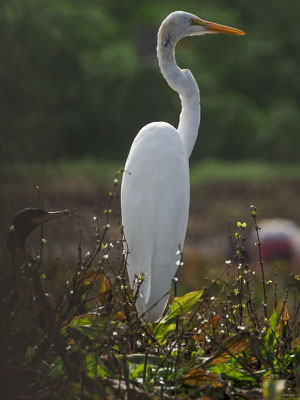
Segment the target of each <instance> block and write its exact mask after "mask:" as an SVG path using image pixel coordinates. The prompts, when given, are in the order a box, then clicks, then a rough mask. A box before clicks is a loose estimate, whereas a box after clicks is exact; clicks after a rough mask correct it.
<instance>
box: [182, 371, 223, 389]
mask: <svg viewBox="0 0 300 400" xmlns="http://www.w3.org/2000/svg"><path fill="white" fill-rule="evenodd" d="M180 381H181V382H182V383H183V384H184V385H187V386H198V387H200V388H204V387H206V386H209V387H211V388H219V387H222V386H223V384H222V383H221V382H220V380H219V378H218V375H217V374H215V373H214V372H207V371H205V370H204V369H203V368H192V369H190V370H189V371H187V372H186V373H184V374H183V375H181V378H180Z"/></svg>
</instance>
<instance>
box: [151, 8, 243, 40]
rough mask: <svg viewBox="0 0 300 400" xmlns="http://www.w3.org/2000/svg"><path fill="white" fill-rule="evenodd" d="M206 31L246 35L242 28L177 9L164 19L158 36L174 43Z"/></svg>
mask: <svg viewBox="0 0 300 400" xmlns="http://www.w3.org/2000/svg"><path fill="white" fill-rule="evenodd" d="M205 33H227V34H232V35H245V32H243V31H241V30H240V29H236V28H231V27H230V26H225V25H220V24H216V23H214V22H209V21H205V20H203V19H201V18H199V17H197V15H194V14H190V13H187V12H184V11H175V12H173V13H171V14H169V15H168V16H167V18H166V19H165V20H164V21H163V23H162V25H161V27H160V30H159V34H158V36H159V38H160V39H162V40H165V41H166V43H167V44H171V45H174V44H175V43H176V42H177V41H178V40H180V39H182V38H183V37H185V36H196V35H204V34H205Z"/></svg>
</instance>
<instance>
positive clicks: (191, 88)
mask: <svg viewBox="0 0 300 400" xmlns="http://www.w3.org/2000/svg"><path fill="white" fill-rule="evenodd" d="M205 33H230V34H234V35H244V34H245V33H244V32H243V31H241V30H239V29H235V28H231V27H228V26H224V25H219V24H215V23H213V22H208V21H204V20H202V19H200V18H198V17H197V16H196V15H193V14H190V13H187V12H184V11H175V12H173V13H172V14H170V15H168V17H167V18H166V19H165V20H164V21H163V23H162V24H161V26H160V29H159V31H158V40H157V57H158V62H159V67H160V70H161V72H162V74H163V76H164V78H165V79H166V81H167V83H168V84H169V86H170V87H171V88H172V89H173V90H175V91H176V92H177V93H178V94H179V97H180V100H181V104H182V111H181V114H180V118H179V125H178V128H177V129H176V128H174V127H173V126H172V125H170V124H168V123H166V122H153V123H150V124H148V125H146V126H144V127H143V128H142V129H141V130H140V132H139V133H138V135H137V136H136V138H135V139H134V141H133V143H132V146H131V149H130V152H129V155H128V158H127V161H126V164H125V171H124V174H123V180H122V188H121V209H122V225H123V226H124V236H125V240H126V242H127V247H126V250H127V252H128V256H127V270H128V275H129V281H130V285H131V287H132V288H134V289H135V291H136V289H137V287H138V283H137V279H136V276H138V275H140V274H141V273H143V274H144V281H143V283H142V285H141V286H140V289H139V293H138V298H137V301H136V308H137V311H138V313H139V315H140V316H141V317H143V318H144V319H146V320H149V321H150V322H156V321H158V320H159V319H160V318H161V316H162V314H163V312H164V310H165V308H166V305H167V302H168V299H169V294H170V290H171V286H172V280H173V278H174V276H175V274H176V271H177V268H178V265H179V263H180V257H181V256H180V251H178V250H179V249H180V250H182V249H183V245H184V240H185V234H186V228H187V221H188V213H189V202H190V183H189V157H190V155H191V153H192V150H193V147H194V144H195V141H196V139H197V136H198V129H199V124H200V93H199V88H198V85H197V83H196V81H195V78H194V77H193V75H192V73H191V72H190V71H189V70H187V69H180V68H179V67H178V66H177V64H176V60H175V54H174V50H175V46H176V43H177V42H178V41H179V40H180V39H182V38H183V37H185V36H194V35H203V34H205Z"/></svg>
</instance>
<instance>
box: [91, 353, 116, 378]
mask: <svg viewBox="0 0 300 400" xmlns="http://www.w3.org/2000/svg"><path fill="white" fill-rule="evenodd" d="M85 367H86V374H87V376H88V377H90V378H92V379H95V378H97V377H99V376H101V377H104V378H107V377H111V376H113V375H112V374H111V373H110V371H109V370H108V369H107V368H105V367H104V366H103V365H102V363H101V361H100V360H99V359H98V357H96V356H95V355H94V354H91V353H88V354H87V355H86V357H85Z"/></svg>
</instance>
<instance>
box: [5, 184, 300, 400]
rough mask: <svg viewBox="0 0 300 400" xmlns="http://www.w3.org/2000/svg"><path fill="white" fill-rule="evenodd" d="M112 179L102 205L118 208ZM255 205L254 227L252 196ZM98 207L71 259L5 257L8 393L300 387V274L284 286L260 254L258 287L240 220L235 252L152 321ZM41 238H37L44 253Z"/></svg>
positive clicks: (217, 393) (217, 397) (170, 393)
mask: <svg viewBox="0 0 300 400" xmlns="http://www.w3.org/2000/svg"><path fill="white" fill-rule="evenodd" d="M116 187H117V183H115V186H114V190H113V191H112V192H110V199H109V202H108V205H107V209H114V207H115V203H114V202H115V193H116V192H115V189H116ZM251 216H252V219H253V222H254V225H255V228H256V229H257V232H259V227H258V226H257V215H256V210H255V207H252V210H251ZM106 218H107V220H106V225H105V227H104V229H102V228H100V227H99V217H98V216H97V215H96V216H95V217H94V218H93V221H94V222H93V223H94V225H93V232H94V238H95V243H94V248H93V249H92V250H91V251H90V252H88V253H86V254H82V253H81V248H82V247H81V245H82V244H81V242H80V243H79V246H78V249H79V250H78V257H77V260H76V261H75V260H74V262H73V264H72V265H71V264H70V262H69V263H68V265H60V266H59V268H57V265H56V267H55V271H57V272H56V274H53V265H51V262H49V261H48V262H45V261H44V260H43V259H42V258H39V257H38V254H37V253H36V251H37V250H35V251H34V252H33V253H32V254H31V256H29V254H28V255H27V256H26V257H24V258H23V260H22V258H21V259H19V262H21V263H22V267H21V268H20V264H18V263H17V262H16V260H15V261H13V262H12V261H11V260H9V259H7V260H6V262H4V263H3V264H2V266H5V268H2V269H1V279H0V283H1V287H2V286H3V285H5V290H4V292H3V291H1V295H2V297H4V298H3V301H2V302H1V304H2V306H3V304H7V305H8V307H6V308H5V313H4V314H3V317H2V320H3V321H4V323H5V326H6V331H5V332H4V331H3V332H2V335H3V336H1V341H4V342H5V343H6V345H7V346H6V349H5V355H6V356H7V360H6V361H5V364H4V366H5V370H6V374H7V376H8V377H9V376H10V374H13V379H14V384H13V385H11V386H10V387H9V390H10V392H11V393H14V397H13V398H14V399H16V400H19V399H20V400H21V399H23V398H43V399H68V400H69V399H70V400H72V399H74V400H75V399H84V400H89V399H90V400H94V399H106V400H113V399H120V398H127V399H171V398H174V399H189V400H190V399H198V398H205V399H209V400H221V399H224V398H225V397H226V396H227V397H229V398H232V399H245V398H246V399H252V398H255V399H261V398H263V399H266V400H275V399H278V400H279V399H282V398H287V399H296V398H297V396H299V394H300V393H299V390H300V387H299V386H300V385H299V379H300V376H299V362H300V343H299V295H298V293H299V282H300V276H299V275H292V276H290V280H289V284H288V287H287V288H286V291H285V293H284V292H281V291H279V286H278V285H279V281H280V278H281V277H280V276H278V275H277V273H276V271H275V274H274V279H273V280H272V281H271V280H268V281H267V282H266V281H265V278H264V265H263V262H262V260H261V259H259V260H258V262H259V264H260V269H261V271H260V273H261V279H260V282H259V285H260V286H262V287H263V295H262V296H261V295H259V294H258V290H257V287H255V286H254V281H253V277H254V275H253V274H254V272H255V267H254V266H252V265H249V264H248V262H247V260H246V257H245V229H246V226H247V224H246V223H244V222H238V223H237V225H236V233H235V236H236V238H237V239H238V246H237V251H236V255H235V257H234V258H233V260H230V261H229V260H228V261H226V269H225V271H224V273H223V274H222V275H221V276H217V277H215V278H214V279H213V280H212V281H211V282H209V281H208V279H206V280H205V282H204V287H202V288H201V287H199V288H197V290H194V291H192V292H189V293H186V294H185V295H183V296H182V297H176V298H173V299H172V300H171V301H170V305H169V307H168V310H167V313H166V314H165V316H164V317H163V319H162V320H161V321H159V322H158V323H156V324H148V323H146V322H144V321H143V320H142V318H141V316H138V315H137V313H136V311H135V307H134V303H135V301H136V299H137V296H138V295H139V289H140V287H141V285H142V284H143V274H141V275H140V276H137V277H136V289H137V290H136V292H135V293H133V292H132V291H131V290H130V288H129V284H128V281H127V278H126V268H125V264H126V254H125V255H121V254H122V241H121V240H118V239H117V240H113V241H110V239H108V237H109V236H108V235H109V229H110V225H109V224H108V222H109V218H110V217H109V215H108V214H106ZM101 224H102V222H101ZM79 229H80V225H79ZM258 234H259V233H258ZM47 245H48V242H47V241H45V240H44V239H41V243H40V246H41V248H40V251H39V253H40V254H41V255H42V254H43V249H44V248H45V246H47ZM114 252H116V253H115V255H116V254H117V257H116V256H114V255H113V254H114ZM28 260H29V261H28ZM57 262H58V261H57V260H56V261H55V263H56V264H57ZM12 271H14V273H13V274H12V273H11V272H12ZM105 271H110V278H109V279H108V277H107V274H106V272H105ZM112 271H114V274H113V275H112V274H111V272H112ZM257 272H258V271H257ZM8 278H9V279H8ZM54 287H55V290H54ZM10 290H11V292H10ZM1 300H2V299H1ZM5 334H6V336H5ZM15 371H17V374H16V372H15ZM7 379H8V378H7ZM8 384H9V381H8V380H7V382H6V386H5V387H4V388H3V387H2V392H3V391H4V393H6V392H5V389H6V388H7V386H8ZM283 396H284V397H283Z"/></svg>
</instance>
